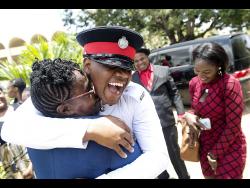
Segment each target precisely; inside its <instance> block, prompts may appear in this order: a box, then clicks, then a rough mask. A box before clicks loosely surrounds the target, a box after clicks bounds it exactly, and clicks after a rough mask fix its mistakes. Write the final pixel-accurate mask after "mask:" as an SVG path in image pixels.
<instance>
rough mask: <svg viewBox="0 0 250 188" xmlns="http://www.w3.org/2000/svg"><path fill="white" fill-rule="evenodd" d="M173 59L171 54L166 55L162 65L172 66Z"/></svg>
mask: <svg viewBox="0 0 250 188" xmlns="http://www.w3.org/2000/svg"><path fill="white" fill-rule="evenodd" d="M171 59H172V58H171V56H169V55H165V59H163V60H162V66H168V67H171V66H172V63H171Z"/></svg>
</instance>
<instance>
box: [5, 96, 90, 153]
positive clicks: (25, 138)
mask: <svg viewBox="0 0 250 188" xmlns="http://www.w3.org/2000/svg"><path fill="white" fill-rule="evenodd" d="M90 121H91V119H73V118H49V117H44V116H43V115H42V114H41V113H40V112H39V111H38V110H37V109H36V108H35V107H34V106H33V104H32V101H31V99H30V98H28V99H27V100H26V101H25V102H24V103H23V104H22V105H21V106H20V107H18V108H17V110H16V111H14V112H12V114H11V113H10V114H9V115H8V116H7V117H6V118H5V122H4V124H3V127H2V131H1V137H2V139H3V140H5V141H6V142H10V143H14V144H19V145H23V146H25V147H31V148H35V149H52V148H56V147H61V148H65V147H71V148H72V147H73V148H86V147H87V142H85V143H82V138H83V136H84V134H85V132H86V130H87V127H88V124H89V122H90Z"/></svg>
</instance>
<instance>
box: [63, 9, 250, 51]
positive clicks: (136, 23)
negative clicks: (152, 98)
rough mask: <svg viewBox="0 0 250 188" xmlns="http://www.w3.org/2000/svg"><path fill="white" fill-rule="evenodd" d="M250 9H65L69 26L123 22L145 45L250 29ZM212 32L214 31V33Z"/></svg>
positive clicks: (118, 23) (119, 23)
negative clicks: (142, 38)
mask: <svg viewBox="0 0 250 188" xmlns="http://www.w3.org/2000/svg"><path fill="white" fill-rule="evenodd" d="M249 19H250V11H249V9H82V10H81V12H80V13H78V14H77V15H74V14H73V12H72V10H68V9H66V10H65V14H64V19H63V20H64V22H65V25H66V26H69V27H72V26H77V28H83V27H90V26H93V25H96V26H100V25H120V26H125V27H129V28H131V29H134V30H136V31H138V32H140V33H141V34H142V35H143V37H144V39H145V42H146V46H152V44H153V46H152V47H158V46H161V45H162V44H164V43H165V44H166V43H170V44H173V43H177V42H182V41H187V40H192V39H195V38H200V37H204V36H205V35H206V34H207V33H208V32H210V33H213V32H215V31H216V30H217V31H219V30H222V29H224V28H226V27H231V28H232V31H242V30H243V29H244V28H245V29H249V27H250V23H249ZM211 31H213V32H211Z"/></svg>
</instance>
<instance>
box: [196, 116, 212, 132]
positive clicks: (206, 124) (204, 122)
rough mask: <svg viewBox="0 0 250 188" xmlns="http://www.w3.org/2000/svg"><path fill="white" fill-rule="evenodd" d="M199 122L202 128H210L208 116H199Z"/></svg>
mask: <svg viewBox="0 0 250 188" xmlns="http://www.w3.org/2000/svg"><path fill="white" fill-rule="evenodd" d="M199 123H200V124H201V129H202V130H209V129H211V122H210V119H209V118H200V119H199Z"/></svg>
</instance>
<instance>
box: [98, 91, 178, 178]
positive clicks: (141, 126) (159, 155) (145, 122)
mask: <svg viewBox="0 0 250 188" xmlns="http://www.w3.org/2000/svg"><path fill="white" fill-rule="evenodd" d="M127 102H129V101H127ZM130 102H131V109H134V115H133V132H134V134H135V136H136V138H137V141H138V143H139V145H140V147H141V149H142V151H143V154H142V155H140V156H139V157H138V158H137V159H136V160H135V161H134V162H132V163H130V164H128V165H126V166H124V167H121V168H119V169H116V170H114V171H112V172H110V173H107V174H103V175H101V176H99V177H98V179H107V178H111V179H116V178H119V179H120V178H124V179H151V178H156V177H157V176H158V175H160V174H161V172H163V171H164V170H166V169H167V170H168V172H169V174H170V176H171V177H172V176H173V172H174V169H173V167H172V164H171V161H170V159H169V155H168V150H167V147H166V143H165V140H164V135H163V132H162V127H161V124H160V120H159V117H158V115H157V112H156V110H155V106H154V103H153V101H152V98H151V97H150V95H149V93H148V92H147V91H145V96H144V97H143V99H142V100H141V101H136V102H135V100H133V101H130ZM132 106H134V107H132ZM169 169H170V170H169Z"/></svg>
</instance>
